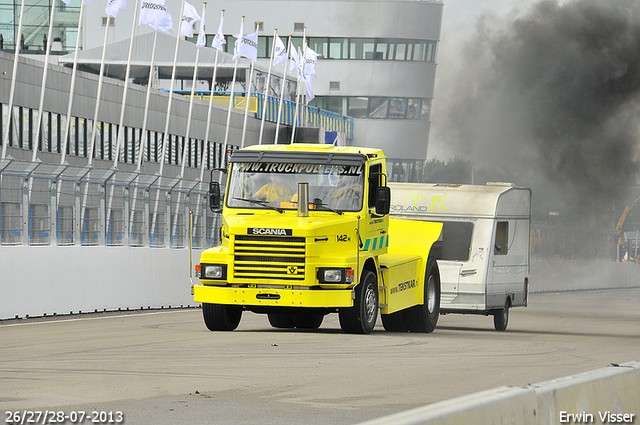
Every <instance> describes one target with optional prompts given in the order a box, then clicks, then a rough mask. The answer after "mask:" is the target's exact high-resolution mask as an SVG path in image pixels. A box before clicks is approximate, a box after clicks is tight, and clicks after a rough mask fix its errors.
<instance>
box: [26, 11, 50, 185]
mask: <svg viewBox="0 0 640 425" xmlns="http://www.w3.org/2000/svg"><path fill="white" fill-rule="evenodd" d="M55 16H56V3H55V0H54V1H53V2H52V3H51V15H50V18H49V32H48V33H47V46H46V53H45V55H44V69H43V70H42V86H41V88H40V104H39V106H38V119H37V121H36V137H35V138H34V141H33V153H32V155H31V162H35V160H36V157H37V156H38V147H39V146H38V145H39V142H40V132H41V129H42V110H43V109H44V93H45V91H46V87H47V71H48V70H49V56H50V55H51V34H52V33H53V20H54V18H55ZM29 193H31V190H29Z"/></svg>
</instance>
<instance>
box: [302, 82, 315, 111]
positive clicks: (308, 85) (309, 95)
mask: <svg viewBox="0 0 640 425" xmlns="http://www.w3.org/2000/svg"><path fill="white" fill-rule="evenodd" d="M302 81H303V82H304V85H305V87H306V88H307V105H308V104H309V102H311V101H312V100H313V98H314V97H316V96H315V95H314V94H313V89H312V87H311V76H310V75H307V76H304V77H302Z"/></svg>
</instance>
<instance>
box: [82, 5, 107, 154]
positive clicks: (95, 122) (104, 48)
mask: <svg viewBox="0 0 640 425" xmlns="http://www.w3.org/2000/svg"><path fill="white" fill-rule="evenodd" d="M110 20H111V15H109V14H108V13H107V26H106V27H105V30H104V43H103V45H102V58H101V59H100V75H99V76H98V93H97V94H96V107H95V110H94V113H93V129H92V130H91V143H90V146H89V152H85V153H86V154H87V155H88V157H89V158H88V159H87V165H91V164H92V163H93V148H94V146H95V140H96V130H97V129H98V112H99V111H100V96H101V95H102V82H103V81H104V61H105V56H106V53H107V41H108V39H107V37H108V36H109V22H110Z"/></svg>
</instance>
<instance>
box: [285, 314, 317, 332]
mask: <svg viewBox="0 0 640 425" xmlns="http://www.w3.org/2000/svg"><path fill="white" fill-rule="evenodd" d="M291 319H293V324H294V325H295V327H296V328H298V329H318V328H319V327H320V325H322V321H323V320H324V315H323V314H292V315H291Z"/></svg>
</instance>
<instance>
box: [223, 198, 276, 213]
mask: <svg viewBox="0 0 640 425" xmlns="http://www.w3.org/2000/svg"><path fill="white" fill-rule="evenodd" d="M233 199H236V200H238V201H245V202H251V203H252V204H257V205H262V206H263V207H267V208H269V209H272V210H274V211H278V212H279V213H280V214H282V211H283V209H282V208H276V207H274V206H272V205H269V204H268V203H267V201H263V200H261V199H249V198H233Z"/></svg>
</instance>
